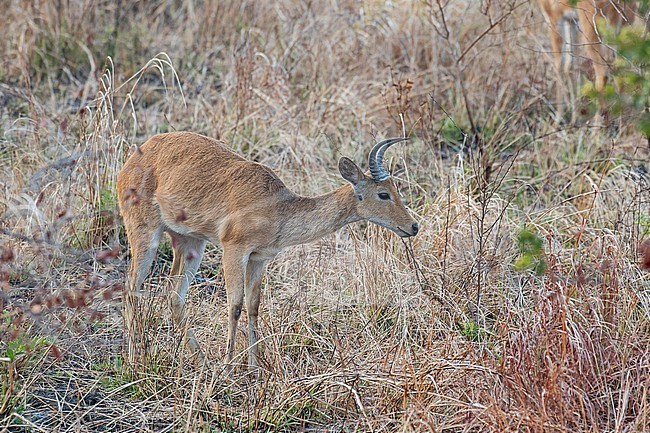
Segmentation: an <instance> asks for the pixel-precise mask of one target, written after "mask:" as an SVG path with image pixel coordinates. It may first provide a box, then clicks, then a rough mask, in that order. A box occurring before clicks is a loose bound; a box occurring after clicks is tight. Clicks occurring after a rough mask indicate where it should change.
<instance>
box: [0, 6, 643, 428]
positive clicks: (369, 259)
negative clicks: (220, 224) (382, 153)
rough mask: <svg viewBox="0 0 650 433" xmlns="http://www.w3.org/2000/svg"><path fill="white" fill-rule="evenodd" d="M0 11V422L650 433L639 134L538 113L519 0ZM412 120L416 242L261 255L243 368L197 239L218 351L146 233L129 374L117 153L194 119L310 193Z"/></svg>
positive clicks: (534, 63) (203, 297)
mask: <svg viewBox="0 0 650 433" xmlns="http://www.w3.org/2000/svg"><path fill="white" fill-rule="evenodd" d="M2 9H3V12H2V14H1V16H0V188H1V190H2V193H1V196H0V218H1V219H0V253H1V254H0V257H1V259H0V285H1V291H0V307H1V308H0V311H1V316H0V385H1V388H0V420H1V421H0V431H9V432H22V431H30V432H31V431H42V432H67V431H74V432H85V431H93V432H94V431H152V432H153V431H156V432H158V431H205V432H210V431H214V432H217V431H242V430H247V431H276V430H279V431H405V432H409V431H436V432H465V431H468V432H505V431H513V432H515V431H517V432H519V431H521V432H555V431H559V432H578V431H585V432H587V431H588V432H640V431H649V430H650V413H649V410H650V403H649V394H648V386H649V381H650V351H649V344H648V343H649V340H650V332H649V331H650V326H649V325H650V291H649V288H650V284H649V282H648V276H647V274H646V273H644V272H643V271H642V267H643V263H642V261H643V260H642V259H643V256H644V254H643V253H644V248H646V245H645V244H642V240H643V237H644V235H645V234H646V232H648V231H650V212H649V211H648V201H649V199H650V195H649V193H648V173H647V167H648V161H647V160H648V149H647V144H646V141H645V139H644V138H642V137H641V136H639V135H638V134H635V133H634V131H633V128H631V127H630V126H629V123H630V122H629V121H628V119H627V118H626V117H622V118H620V119H618V120H617V123H618V127H617V128H610V129H609V130H604V129H602V128H593V127H589V125H587V124H585V123H584V122H583V123H581V124H580V126H577V127H573V126H558V124H557V123H556V122H555V121H554V118H555V116H554V110H553V105H552V101H551V100H550V98H551V95H554V94H555V92H554V87H553V86H554V84H553V83H554V81H553V71H552V68H551V66H550V65H551V64H552V62H551V58H550V55H549V53H548V50H549V48H548V47H549V42H548V38H547V34H546V28H545V25H544V22H543V18H542V15H541V13H540V12H539V10H538V9H537V6H536V4H535V3H534V2H530V1H527V0H501V1H488V0H483V1H478V0H476V1H475V0H450V1H441V2H435V1H431V2H428V1H407V0H405V1H395V2H380V1H372V0H367V1H353V0H339V1H301V0H280V1H273V2H271V1H269V2H266V1H242V2H238V1H233V2H227V1H223V2H221V1H220V2H216V1H215V2H209V1H205V2H201V1H188V0H157V1H148V2H138V1H134V0H121V1H117V2H113V1H102V0H95V1H93V0H58V1H43V0H31V1H26V0H25V1H12V0H5V1H3V2H2ZM107 58H109V59H108V60H107ZM578 63H580V62H578ZM403 129H405V130H406V132H407V133H408V134H410V136H411V137H412V139H411V141H410V142H409V143H408V144H406V145H400V146H395V148H394V149H392V150H391V152H390V155H388V156H389V161H390V164H391V168H392V169H393V170H399V171H400V174H399V175H398V177H399V181H400V183H401V187H402V190H403V193H404V195H405V201H406V202H407V203H408V204H409V205H410V208H411V209H412V210H413V212H414V213H415V214H417V215H418V221H419V222H420V224H421V227H422V229H421V232H420V234H419V235H418V236H417V237H416V238H414V239H413V240H412V242H407V243H402V242H401V241H400V239H399V238H397V237H396V236H395V235H393V234H391V233H388V232H386V231H385V230H383V229H380V228H377V227H375V226H372V225H363V224H355V225H353V226H351V227H348V228H345V229H343V230H341V231H339V232H338V233H336V234H335V235H332V236H329V237H327V238H325V239H324V240H322V241H320V242H317V243H314V244H310V245H304V246H301V247H296V248H291V249H289V250H287V251H286V252H284V253H282V254H281V255H279V256H278V257H277V259H276V260H275V261H273V262H272V263H271V264H270V266H269V268H268V271H267V274H266V277H265V279H264V289H263V300H262V312H261V316H260V320H261V328H262V329H261V332H262V338H263V347H264V349H263V350H264V359H263V363H262V365H263V369H264V373H263V375H262V379H261V380H260V381H259V382H256V381H255V380H254V379H253V378H251V377H249V376H248V375H247V373H246V370H245V369H244V368H243V367H238V368H237V369H236V373H235V375H234V376H233V378H232V380H230V379H227V378H225V377H224V376H223V375H222V372H221V360H222V359H223V357H224V355H225V341H226V332H225V328H226V322H227V315H226V311H225V292H224V287H223V280H222V275H221V272H220V269H219V266H220V264H219V257H220V251H219V249H218V248H216V247H212V248H211V249H209V250H208V252H207V255H206V258H205V259H204V262H203V266H202V268H201V271H200V272H199V275H198V278H197V281H196V282H195V285H194V287H193V289H192V291H191V295H190V304H189V312H188V314H189V316H190V317H192V323H193V326H194V328H195V329H196V333H197V337H198V339H199V342H200V343H201V345H202V346H203V347H204V349H205V351H206V352H207V354H208V357H209V358H210V359H211V360H213V364H212V365H209V366H205V367H197V366H195V365H194V363H193V361H192V359H191V357H190V355H189V353H188V350H187V349H186V348H185V347H183V346H182V345H181V344H180V343H179V338H178V335H179V330H177V329H174V328H173V326H172V321H171V318H170V314H169V311H168V308H167V301H166V299H165V296H164V295H165V283H166V281H165V277H164V275H165V272H166V271H167V270H168V268H169V266H170V262H171V257H170V253H171V251H170V250H171V249H170V247H169V245H166V246H165V245H163V247H162V248H161V250H160V253H159V256H158V259H157V260H156V263H155V265H154V273H153V277H152V278H151V279H150V280H149V283H148V286H147V287H148V288H149V290H150V292H151V297H150V303H149V305H150V307H151V310H150V314H149V315H147V317H146V318H145V319H146V320H147V321H148V326H149V330H150V334H149V336H148V337H149V340H148V341H149V343H150V350H149V355H150V356H149V359H148V363H147V365H146V366H145V367H142V368H138V369H133V368H131V366H128V365H124V363H123V362H122V354H123V331H122V319H121V311H120V307H121V291H122V287H123V284H124V282H125V274H126V270H127V266H128V260H129V256H128V247H127V244H126V238H125V236H124V233H123V230H122V227H121V222H120V218H119V215H118V214H117V209H116V198H115V190H114V183H115V177H116V174H117V172H118V170H119V168H120V167H121V165H122V164H123V162H124V160H125V159H126V157H127V156H128V155H129V154H130V152H131V150H132V148H133V145H135V144H139V143H141V142H143V141H144V140H145V139H146V138H147V137H149V136H151V135H153V134H155V133H158V132H164V131H171V130H190V131H195V132H199V133H204V134H206V135H209V136H212V137H216V138H220V139H223V140H225V141H227V142H228V143H230V144H231V145H232V148H233V149H235V150H236V151H237V152H240V153H242V154H243V155H245V156H247V157H249V158H252V159H255V160H257V161H259V162H262V163H264V164H267V165H269V166H271V167H272V168H273V169H274V170H276V171H277V173H278V174H279V175H280V177H281V178H282V179H284V180H285V182H286V183H287V185H288V186H289V187H290V188H292V189H293V190H294V191H296V192H298V193H301V194H305V195H315V194H320V193H323V192H326V191H328V190H331V189H333V188H336V187H337V186H339V185H341V183H342V182H343V180H342V179H341V178H340V177H339V176H338V173H337V170H336V163H337V160H338V158H339V157H340V156H343V155H347V156H350V157H353V158H354V159H355V160H356V161H357V162H360V163H361V162H365V158H366V156H367V152H368V150H369V148H370V146H371V145H372V143H374V142H375V138H383V137H386V136H395V135H400V134H402V132H403ZM463 133H465V134H466V135H463ZM540 241H541V242H540ZM647 248H650V246H647ZM646 254H647V255H646V259H650V250H649V251H646ZM647 265H650V263H647ZM242 322H243V323H241V325H240V333H239V337H238V350H239V351H240V352H241V351H243V350H244V341H245V340H246V339H245V338H244V335H243V334H244V333H245V332H246V331H245V330H246V326H245V325H246V320H245V319H244V320H242ZM238 362H241V363H245V360H244V357H241V358H239V359H238Z"/></svg>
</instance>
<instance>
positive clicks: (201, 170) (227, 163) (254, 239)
mask: <svg viewBox="0 0 650 433" xmlns="http://www.w3.org/2000/svg"><path fill="white" fill-rule="evenodd" d="M403 140H405V139H404V138H391V139H388V140H384V141H382V142H380V143H378V144H376V145H375V146H374V147H373V148H372V150H371V151H370V156H369V157H368V166H369V173H364V172H363V171H362V170H361V169H360V168H359V167H358V166H357V165H356V164H355V163H354V162H353V161H352V160H351V159H349V158H346V157H343V158H341V159H340V160H339V163H338V168H339V172H340V174H341V176H343V178H344V179H345V180H347V181H348V182H349V184H345V185H344V186H341V187H340V188H338V189H337V190H335V191H332V192H330V193H328V194H324V195H321V196H317V197H302V196H299V195H297V194H294V193H293V192H291V191H290V190H289V189H288V188H287V187H286V186H285V185H284V183H283V182H282V181H281V180H280V178H279V177H278V176H277V175H276V174H275V173H274V172H273V171H272V170H271V169H270V168H268V167H266V166H264V165H262V164H258V163H256V162H253V161H249V160H247V159H245V158H243V157H241V156H239V155H237V154H236V153H234V152H233V151H231V150H230V149H229V148H228V147H227V146H226V145H225V144H224V143H222V142H219V141H217V140H214V139H211V138H208V137H205V136H202V135H199V134H194V133H190V132H173V133H168V134H160V135H156V136H154V137H152V138H150V139H149V140H148V141H147V142H145V143H144V144H143V145H142V146H140V147H139V148H138V149H137V150H136V151H135V152H134V153H133V154H132V155H131V156H130V157H129V159H128V160H127V162H126V163H125V164H124V167H123V168H122V170H121V171H120V173H119V174H118V178H117V194H118V200H119V206H120V210H121V213H122V216H123V218H124V225H125V228H126V233H127V237H128V241H129V244H130V246H131V268H130V272H129V283H128V290H127V293H126V299H125V301H126V303H125V322H126V327H127V331H128V334H129V348H128V350H129V353H130V355H131V356H133V352H134V351H137V350H138V348H136V347H133V345H132V344H131V341H132V336H133V334H134V333H138V332H142V329H141V325H140V324H139V318H138V317H136V316H134V314H135V311H136V310H137V302H138V296H137V294H138V292H139V291H140V290H141V287H142V284H143V282H144V280H145V278H146V277H147V274H148V273H149V271H150V268H151V265H152V262H153V260H154V257H155V254H156V250H157V247H158V243H159V242H160V239H161V236H162V234H163V232H166V233H167V234H168V235H169V236H170V237H171V241H172V247H173V250H174V259H173V262H172V267H171V271H170V274H171V277H172V281H173V284H172V286H173V287H172V290H173V292H172V303H171V304H172V312H173V317H174V320H175V322H176V323H177V324H178V325H179V326H180V327H181V329H185V330H186V332H185V338H186V339H187V342H188V344H189V346H190V348H191V349H192V350H193V351H194V352H196V353H197V354H198V355H199V356H201V357H202V355H201V350H200V348H199V345H198V343H197V341H196V339H195V337H194V335H193V333H192V332H191V330H189V329H188V328H187V326H186V323H185V314H184V306H185V298H186V295H187V292H188V289H189V286H190V283H191V282H192V280H193V278H194V274H195V273H196V271H197V270H198V268H199V264H200V263H201V258H202V256H203V250H204V247H205V245H206V242H208V241H209V242H214V243H218V244H221V246H222V248H223V258H222V261H223V272H224V277H225V282H226V292H227V302H228V342H227V366H228V369H230V368H231V363H232V360H233V354H234V348H235V335H236V329H237V322H238V320H239V316H240V314H241V311H242V307H243V302H244V299H245V300H246V311H247V314H248V335H249V352H248V361H249V365H250V367H251V368H252V369H255V368H256V367H257V365H258V347H257V346H258V335H257V333H258V332H257V315H258V308H259V304H260V281H261V276H262V272H263V270H264V266H265V264H266V263H267V262H268V261H269V260H270V259H272V258H273V257H274V256H275V255H276V254H277V253H278V252H279V251H280V250H281V249H283V248H285V247H289V246H292V245H298V244H302V243H305V242H310V241H313V240H316V239H319V238H321V237H323V236H325V235H327V234H329V233H332V232H334V231H336V230H338V229H340V228H341V227H343V226H344V225H346V224H349V223H352V222H355V221H359V220H368V221H371V222H373V223H375V224H378V225H380V226H383V227H386V228H388V229H390V230H392V231H394V232H395V233H397V234H398V235H399V236H401V237H410V236H414V235H416V234H417V232H418V224H417V223H416V222H415V221H414V219H413V217H411V215H410V214H409V211H408V210H407V209H406V208H405V207H404V204H403V203H402V201H401V199H400V195H399V193H398V191H397V188H396V187H395V184H394V183H393V181H392V179H391V177H390V175H389V173H388V172H387V171H386V169H385V168H384V166H383V163H382V161H383V156H384V152H385V151H386V149H388V147H389V146H391V145H393V144H395V143H398V142H400V141H403Z"/></svg>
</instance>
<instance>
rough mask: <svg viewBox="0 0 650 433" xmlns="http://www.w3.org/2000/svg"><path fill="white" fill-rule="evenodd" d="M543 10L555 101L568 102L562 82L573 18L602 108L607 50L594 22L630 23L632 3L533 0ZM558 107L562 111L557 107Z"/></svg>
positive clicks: (573, 33)
mask: <svg viewBox="0 0 650 433" xmlns="http://www.w3.org/2000/svg"><path fill="white" fill-rule="evenodd" d="M537 2H538V3H539V5H540V7H541V9H542V12H543V13H544V15H545V17H546V20H547V22H548V26H549V35H550V38H551V50H552V52H553V56H554V57H555V69H556V73H557V74H558V77H557V81H558V82H557V84H558V85H557V101H556V103H557V104H564V103H569V104H571V105H573V104H572V103H573V101H572V100H570V101H567V100H566V97H565V92H564V91H563V89H562V87H563V86H562V83H564V82H565V81H564V80H565V77H566V76H568V74H569V70H570V68H571V56H572V54H573V50H572V47H573V46H574V45H576V44H577V40H576V39H577V37H576V36H577V34H576V31H575V30H576V29H575V26H574V23H575V21H576V19H577V22H578V26H579V30H580V34H581V35H582V38H583V42H584V46H585V49H586V55H587V57H588V58H589V60H591V63H592V64H593V68H594V78H595V79H594V88H595V89H596V91H597V92H598V94H599V95H601V100H600V109H601V111H603V112H604V111H605V106H604V100H603V99H602V92H603V90H604V89H605V85H606V84H607V69H608V64H609V61H608V60H607V58H608V57H609V56H608V54H609V53H608V52H607V50H606V49H605V48H606V47H605V46H604V44H603V41H602V38H601V36H600V34H599V33H598V27H597V26H598V23H599V22H600V21H601V20H604V21H606V22H607V23H608V24H609V25H611V26H614V27H617V28H619V29H620V27H621V26H622V25H624V24H631V22H632V20H633V19H634V15H635V13H636V6H635V5H634V2H633V1H631V0H578V1H571V0H537ZM568 86H569V89H571V90H570V95H569V97H570V98H571V99H573V98H574V97H575V91H574V90H573V84H572V83H571V82H569V83H568ZM560 111H562V110H561V109H560Z"/></svg>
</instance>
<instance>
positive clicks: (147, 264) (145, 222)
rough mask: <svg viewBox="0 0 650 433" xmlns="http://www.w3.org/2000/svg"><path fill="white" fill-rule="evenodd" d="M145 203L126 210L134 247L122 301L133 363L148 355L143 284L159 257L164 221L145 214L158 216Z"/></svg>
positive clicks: (129, 237)
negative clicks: (161, 221)
mask: <svg viewBox="0 0 650 433" xmlns="http://www.w3.org/2000/svg"><path fill="white" fill-rule="evenodd" d="M146 206H147V205H146V204H142V205H140V206H139V208H138V209H137V210H135V211H133V210H134V209H130V210H123V212H122V214H123V218H124V226H125V228H126V235H127V238H128V240H129V245H130V250H131V267H130V270H129V281H128V288H127V290H126V291H125V296H124V301H123V314H124V322H125V328H126V331H127V351H128V352H127V355H128V358H129V359H130V360H131V362H136V363H137V362H139V361H140V360H142V358H143V356H144V355H145V354H146V349H147V346H148V345H147V344H146V341H145V333H144V331H145V330H144V320H143V317H145V315H144V314H143V311H142V309H143V305H142V304H141V303H140V298H141V295H142V285H143V283H144V280H145V279H146V278H147V276H148V274H149V271H150V270H151V265H152V264H153V261H154V259H155V257H156V251H157V249H158V244H159V243H160V237H161V236H162V224H161V223H160V221H159V220H158V219H156V218H155V217H154V218H145V217H143V215H156V213H155V211H154V210H153V209H149V210H150V211H151V212H150V213H147V212H145V211H146V210H147V209H143V208H144V207H146Z"/></svg>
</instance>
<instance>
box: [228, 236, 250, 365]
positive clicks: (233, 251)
mask: <svg viewBox="0 0 650 433" xmlns="http://www.w3.org/2000/svg"><path fill="white" fill-rule="evenodd" d="M223 249H224V251H223V272H224V277H225V279H226V295H227V297H228V343H227V351H228V352H227V356H226V371H227V372H228V373H230V371H232V360H233V357H234V354H235V337H236V335H237V323H238V322H239V316H241V309H242V306H243V303H244V270H245V269H246V266H247V265H248V254H243V253H242V252H241V251H239V250H238V249H237V248H236V247H233V246H230V247H229V246H227V245H224V246H223Z"/></svg>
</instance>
